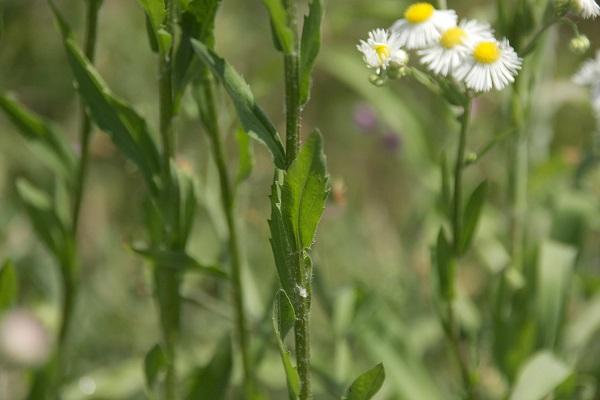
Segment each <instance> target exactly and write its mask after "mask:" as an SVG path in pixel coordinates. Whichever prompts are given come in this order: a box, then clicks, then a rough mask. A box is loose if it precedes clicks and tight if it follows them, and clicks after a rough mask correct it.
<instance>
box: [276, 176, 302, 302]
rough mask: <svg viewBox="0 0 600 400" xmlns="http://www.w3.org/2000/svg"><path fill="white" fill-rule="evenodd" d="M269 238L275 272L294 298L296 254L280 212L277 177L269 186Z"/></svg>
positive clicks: (290, 296) (291, 297) (284, 287)
mask: <svg viewBox="0 0 600 400" xmlns="http://www.w3.org/2000/svg"><path fill="white" fill-rule="evenodd" d="M269 230H270V232H271V237H270V239H269V241H270V243H271V248H272V250H273V257H274V259H275V266H276V267H277V274H278V275H279V281H280V283H281V287H282V288H283V290H284V291H285V292H286V293H287V296H288V297H289V298H290V299H294V298H295V290H294V289H295V278H294V277H295V268H297V263H298V261H297V260H298V255H297V252H296V251H295V250H294V245H293V244H292V243H293V241H294V238H293V236H292V237H290V236H289V231H288V230H287V229H286V227H285V222H284V220H283V215H282V212H281V184H280V182H279V179H274V180H273V185H272V187H271V218H270V219H269Z"/></svg>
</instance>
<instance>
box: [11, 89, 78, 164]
mask: <svg viewBox="0 0 600 400" xmlns="http://www.w3.org/2000/svg"><path fill="white" fill-rule="evenodd" d="M0 108H1V109H2V110H3V111H4V112H5V113H6V115H7V116H8V118H9V119H10V121H11V122H12V123H13V124H14V125H15V127H16V128H17V129H18V130H19V132H20V133H21V134H22V135H23V137H25V138H26V139H27V140H30V141H32V142H36V143H40V144H41V145H42V146H44V147H46V148H47V149H48V150H49V152H50V153H51V154H52V156H53V158H54V159H55V162H54V164H56V165H57V166H58V167H60V168H62V169H63V170H64V171H65V172H66V173H67V174H72V173H73V171H74V170H75V164H76V162H75V157H74V156H73V153H72V152H71V151H70V150H69V148H68V147H67V145H66V144H65V142H64V140H63V136H61V135H60V134H59V133H58V132H57V131H56V129H55V128H54V126H53V125H52V124H51V123H50V122H49V121H46V120H45V119H43V118H42V117H40V116H39V115H36V114H34V113H33V112H31V111H29V110H27V109H26V108H25V106H23V105H22V104H19V103H18V102H17V101H16V100H13V99H11V98H10V97H8V96H6V95H3V94H0Z"/></svg>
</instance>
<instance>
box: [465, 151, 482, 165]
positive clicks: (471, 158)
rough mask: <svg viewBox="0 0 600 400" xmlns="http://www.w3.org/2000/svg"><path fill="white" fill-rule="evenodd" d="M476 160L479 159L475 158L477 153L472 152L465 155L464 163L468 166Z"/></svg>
mask: <svg viewBox="0 0 600 400" xmlns="http://www.w3.org/2000/svg"><path fill="white" fill-rule="evenodd" d="M478 158H479V157H478V156H477V153H474V152H469V153H468V154H467V155H466V157H465V163H466V164H467V165H469V164H473V163H475V162H476V161H477V159H478Z"/></svg>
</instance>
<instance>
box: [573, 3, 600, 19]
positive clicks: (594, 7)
mask: <svg viewBox="0 0 600 400" xmlns="http://www.w3.org/2000/svg"><path fill="white" fill-rule="evenodd" d="M572 4H573V7H574V8H575V10H576V11H577V12H578V13H579V15H581V16H582V17H583V18H586V19H591V18H596V17H597V16H599V15H600V6H599V5H598V4H597V3H596V1H595V0H573V1H572Z"/></svg>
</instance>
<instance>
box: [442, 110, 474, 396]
mask: <svg viewBox="0 0 600 400" xmlns="http://www.w3.org/2000/svg"><path fill="white" fill-rule="evenodd" d="M470 114H471V100H470V99H469V100H468V102H467V103H466V104H465V106H464V111H463V114H462V116H461V117H460V125H461V127H460V137H459V143H458V150H457V155H456V166H455V169H454V198H453V201H452V215H451V223H452V232H453V233H452V240H453V247H454V257H455V259H456V261H458V259H459V258H460V255H461V252H462V249H461V236H462V229H463V197H462V192H463V172H464V168H465V153H466V147H467V133H468V129H469V120H470ZM455 279H456V278H454V280H455ZM452 284H453V285H455V284H456V283H455V281H454V282H452ZM447 306H448V310H447V312H448V314H447V321H446V324H447V326H446V329H445V333H446V336H447V338H448V341H449V342H450V346H451V348H452V352H453V353H454V356H455V358H456V361H457V363H458V365H459V367H460V371H461V377H462V380H463V386H464V390H465V392H466V394H467V398H468V399H473V400H474V399H477V394H476V392H475V388H474V382H473V374H472V373H471V369H470V366H469V359H468V355H467V354H465V353H464V352H463V351H462V349H461V345H460V328H459V326H458V321H457V320H456V317H455V312H454V311H455V310H454V304H453V302H452V300H451V299H450V300H449V301H448V305H447Z"/></svg>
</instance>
